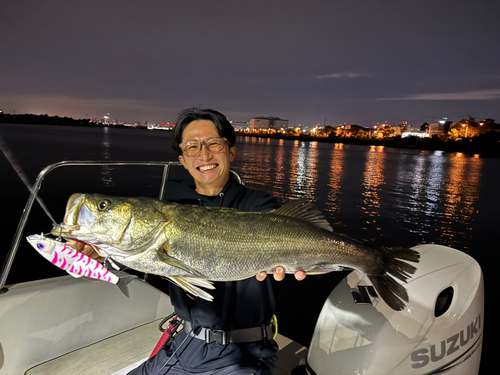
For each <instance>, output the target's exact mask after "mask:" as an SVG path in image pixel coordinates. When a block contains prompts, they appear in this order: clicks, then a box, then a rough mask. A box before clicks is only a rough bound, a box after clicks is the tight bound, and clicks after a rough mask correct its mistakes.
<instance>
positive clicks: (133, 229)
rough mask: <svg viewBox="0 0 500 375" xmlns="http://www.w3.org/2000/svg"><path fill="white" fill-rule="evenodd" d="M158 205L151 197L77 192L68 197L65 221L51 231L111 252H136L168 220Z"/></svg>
mask: <svg viewBox="0 0 500 375" xmlns="http://www.w3.org/2000/svg"><path fill="white" fill-rule="evenodd" d="M161 204H162V202H160V201H157V200H154V199H151V198H129V197H114V196H106V195H102V194H83V193H76V194H73V195H72V196H71V197H70V198H69V200H68V203H67V205H66V213H65V215H64V222H63V223H62V224H61V225H58V226H56V227H55V228H54V229H53V230H52V233H53V234H54V235H61V236H62V237H64V238H70V239H78V240H80V241H83V242H86V243H90V244H92V245H96V246H98V247H99V248H101V249H103V250H104V251H107V250H109V251H107V252H108V254H111V255H113V254H116V252H118V253H120V254H121V255H123V253H122V252H124V251H125V252H126V251H134V252H138V251H139V250H140V249H143V248H144V247H145V246H147V245H148V244H149V243H150V241H151V240H152V237H154V235H155V232H157V231H158V229H159V227H161V226H162V225H164V224H165V223H166V222H167V221H168V220H167V219H166V218H165V217H164V215H163V214H162V211H161V207H159V206H161ZM110 249H111V250H110ZM113 249H114V251H115V253H113Z"/></svg>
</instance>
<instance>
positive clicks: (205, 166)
mask: <svg viewBox="0 0 500 375" xmlns="http://www.w3.org/2000/svg"><path fill="white" fill-rule="evenodd" d="M218 166H219V164H210V165H202V166H200V167H197V168H196V169H198V170H199V171H200V172H205V171H209V170H211V169H214V168H217V167H218Z"/></svg>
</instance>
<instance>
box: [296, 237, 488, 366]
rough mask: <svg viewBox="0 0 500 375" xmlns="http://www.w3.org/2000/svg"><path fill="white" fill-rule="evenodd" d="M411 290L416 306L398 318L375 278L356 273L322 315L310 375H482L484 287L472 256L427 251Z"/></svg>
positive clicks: (422, 254) (312, 348) (434, 247)
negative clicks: (381, 292) (377, 288)
mask: <svg viewBox="0 0 500 375" xmlns="http://www.w3.org/2000/svg"><path fill="white" fill-rule="evenodd" d="M414 249H415V250H418V251H419V252H420V263H418V265H417V271H416V273H415V274H414V275H413V277H412V278H411V279H410V280H409V282H408V284H406V285H405V286H406V288H407V290H408V296H409V300H410V301H409V303H408V304H407V306H406V308H405V309H404V310H403V311H394V310H392V309H391V308H390V307H389V306H387V305H386V304H385V302H384V301H383V300H382V299H381V298H380V297H379V296H378V295H377V292H376V291H375V289H374V288H373V286H372V285H371V284H370V282H369V281H368V278H367V277H366V276H365V275H364V274H362V273H360V272H358V271H353V272H351V273H350V274H349V275H348V276H347V277H346V278H344V280H342V282H341V283H340V284H339V285H337V287H336V288H335V289H334V290H333V291H332V293H331V294H330V296H329V297H328V299H327V300H326V302H325V304H324V305H323V309H322V311H321V313H320V316H319V318H318V321H317V323H316V328H315V331H314V335H313V338H312V340H311V344H310V346H309V352H308V356H307V362H306V368H307V372H308V373H309V374H311V375H335V374H346V375H347V374H363V375H412V374H415V375H422V374H437V373H439V374H440V375H443V374H449V375H459V374H460V375H474V374H478V372H479V364H480V359H481V349H482V341H483V325H484V324H483V319H484V286H483V276H482V272H481V268H480V266H479V264H478V263H477V262H476V261H475V260H474V259H473V258H471V257H470V256H468V255H467V254H465V253H463V252H461V251H458V250H455V249H452V248H449V247H445V246H439V245H421V246H416V247H415V248H414Z"/></svg>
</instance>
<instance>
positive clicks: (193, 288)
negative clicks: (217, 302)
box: [165, 276, 215, 302]
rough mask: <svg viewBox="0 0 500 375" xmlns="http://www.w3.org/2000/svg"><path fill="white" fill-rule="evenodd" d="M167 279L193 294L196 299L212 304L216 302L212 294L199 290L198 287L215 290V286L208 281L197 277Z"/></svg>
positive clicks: (171, 277) (169, 277) (172, 277)
mask: <svg viewBox="0 0 500 375" xmlns="http://www.w3.org/2000/svg"><path fill="white" fill-rule="evenodd" d="M165 277H166V278H167V279H169V280H170V281H172V282H173V283H174V284H175V285H177V286H179V287H181V288H182V289H184V290H185V291H186V292H188V293H190V294H192V295H193V296H195V297H200V298H203V299H204V300H207V301H210V302H212V301H213V300H214V297H212V295H211V294H209V293H207V292H205V291H204V290H202V289H200V288H198V286H202V287H204V288H207V289H215V287H214V286H213V284H212V283H211V282H210V281H208V280H205V279H198V278H195V277H183V276H165Z"/></svg>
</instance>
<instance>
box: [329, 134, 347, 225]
mask: <svg viewBox="0 0 500 375" xmlns="http://www.w3.org/2000/svg"><path fill="white" fill-rule="evenodd" d="M343 146H344V144H342V143H335V145H334V147H333V149H332V150H331V153H330V170H329V172H328V187H329V190H328V195H327V201H326V205H325V211H330V212H331V213H332V217H335V216H336V215H335V214H336V212H337V211H338V210H340V203H341V200H342V181H343V174H344V158H345V152H344V151H343Z"/></svg>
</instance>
